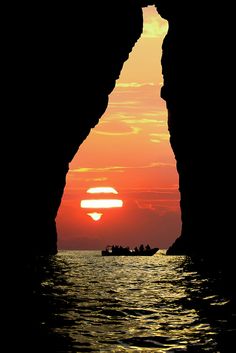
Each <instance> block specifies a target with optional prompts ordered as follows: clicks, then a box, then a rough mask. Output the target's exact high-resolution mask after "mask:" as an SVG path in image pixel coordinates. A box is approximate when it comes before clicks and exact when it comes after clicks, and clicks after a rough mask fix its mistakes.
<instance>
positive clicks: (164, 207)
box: [57, 6, 181, 249]
mask: <svg viewBox="0 0 236 353" xmlns="http://www.w3.org/2000/svg"><path fill="white" fill-rule="evenodd" d="M143 14H144V30H143V34H142V36H141V38H140V39H139V40H138V41H137V42H136V44H135V46H134V48H133V50H132V53H130V55H129V59H128V60H127V61H126V62H125V63H124V66H123V69H122V72H121V74H120V77H119V79H118V80H117V82H116V87H115V89H114V90H113V91H112V93H111V94H110V96H109V105H108V107H107V110H106V111H105V113H104V115H103V116H102V117H101V119H100V120H99V123H98V124H97V125H96V126H95V128H93V129H91V132H90V134H89V136H88V137H87V139H86V140H85V141H84V142H83V144H82V145H81V146H80V148H79V151H78V153H77V155H76V156H75V157H74V159H73V160H72V161H71V163H70V169H69V173H68V174H67V182H66V188H65V192H64V196H63V201H62V204H61V208H60V210H59V212H58V217H57V224H58V233H59V234H60V236H59V239H58V245H59V248H77V249H102V248H104V247H106V245H107V244H110V243H116V244H121V245H122V244H124V245H129V246H130V247H133V246H136V245H137V243H140V244H141V243H149V244H150V246H158V247H160V248H161V247H162V248H167V247H168V246H169V245H170V244H171V243H173V241H174V239H175V238H176V237H177V236H178V234H179V233H180V227H181V220H180V210H179V191H178V175H177V171H176V161H175V159H174V155H173V152H172V149H171V147H170V142H169V132H168V126H167V110H166V105H165V102H164V101H163V99H161V97H160V90H161V86H162V84H163V83H162V82H163V77H162V68H161V55H162V49H161V47H162V43H163V38H164V36H165V34H166V31H167V21H165V20H163V19H162V18H161V17H160V16H159V15H158V13H157V11H156V8H155V6H148V7H146V8H144V9H143ZM121 25H122V24H121ZM108 32H109V29H108ZM91 104H93V102H91ZM117 194H118V195H117ZM116 199H117V200H116ZM81 200H82V201H81ZM122 200H123V201H122ZM88 212H89V213H90V215H89V217H88ZM100 212H102V213H103V216H102V221H100V222H97V223H98V224H99V226H96V222H94V221H93V220H94V218H98V217H99V216H98V215H93V216H91V214H96V213H100ZM90 217H91V218H90ZM100 219H101V218H100ZM98 224H97V225H98Z"/></svg>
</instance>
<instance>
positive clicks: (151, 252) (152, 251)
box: [102, 248, 159, 256]
mask: <svg viewBox="0 0 236 353" xmlns="http://www.w3.org/2000/svg"><path fill="white" fill-rule="evenodd" d="M158 250H159V248H153V249H150V250H144V251H128V252H127V251H126V252H117V253H116V252H115V253H114V252H112V251H109V250H102V256H153V255H154V254H156V252H157V251H158Z"/></svg>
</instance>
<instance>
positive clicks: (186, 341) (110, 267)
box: [26, 250, 236, 353]
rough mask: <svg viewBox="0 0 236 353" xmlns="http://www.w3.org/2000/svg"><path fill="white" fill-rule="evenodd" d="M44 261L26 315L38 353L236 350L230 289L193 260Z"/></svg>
mask: <svg viewBox="0 0 236 353" xmlns="http://www.w3.org/2000/svg"><path fill="white" fill-rule="evenodd" d="M40 266H41V267H40V269H39V268H36V269H35V273H34V276H33V278H34V283H33V285H32V287H31V290H32V291H31V294H29V302H30V303H31V308H32V310H30V314H29V313H28V314H27V315H29V318H28V319H27V322H28V326H29V327H28V328H27V330H26V332H27V337H28V342H31V343H30V344H31V349H30V350H31V351H32V353H33V352H38V351H41V352H66V353H69V352H114V353H116V352H158V353H164V352H169V353H170V352H194V353H200V352H212V353H218V352H229V353H230V352H235V350H234V349H235V345H234V346H231V347H230V345H231V344H232V342H235V338H236V337H235V335H236V331H235V306H234V303H232V301H231V298H230V291H229V292H228V291H227V286H225V285H224V283H223V281H222V279H221V274H220V273H219V272H216V273H213V274H212V273H211V274H210V273H207V272H204V273H202V272H201V271H197V270H196V269H195V266H194V264H193V263H192V262H191V260H190V259H189V258H188V257H185V256H166V255H165V251H164V250H160V251H158V253H156V254H155V255H154V256H150V257H142V256H137V257H124V256H121V257H103V256H101V252H100V251H59V253H58V255H56V256H54V257H52V258H51V259H49V260H45V263H42V264H41V265H40ZM35 278H37V280H36V279H35Z"/></svg>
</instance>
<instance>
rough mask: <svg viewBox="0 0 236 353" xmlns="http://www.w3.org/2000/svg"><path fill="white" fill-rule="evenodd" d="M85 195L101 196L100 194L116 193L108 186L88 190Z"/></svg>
mask: <svg viewBox="0 0 236 353" xmlns="http://www.w3.org/2000/svg"><path fill="white" fill-rule="evenodd" d="M87 193H88V194H101V193H104V194H118V192H117V191H116V190H115V189H114V188H112V187H110V186H106V187H104V186H101V187H96V188H89V189H88V190H87Z"/></svg>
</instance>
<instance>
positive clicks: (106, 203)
mask: <svg viewBox="0 0 236 353" xmlns="http://www.w3.org/2000/svg"><path fill="white" fill-rule="evenodd" d="M80 205H81V208H113V207H122V206H123V201H122V200H112V199H110V200H109V199H99V200H81V203H80Z"/></svg>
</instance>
